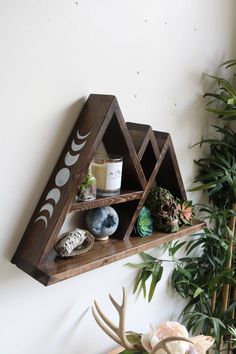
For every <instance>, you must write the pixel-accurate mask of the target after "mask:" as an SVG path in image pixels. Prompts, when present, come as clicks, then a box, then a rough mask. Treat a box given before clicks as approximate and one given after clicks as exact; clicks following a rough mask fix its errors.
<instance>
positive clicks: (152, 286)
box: [148, 264, 163, 302]
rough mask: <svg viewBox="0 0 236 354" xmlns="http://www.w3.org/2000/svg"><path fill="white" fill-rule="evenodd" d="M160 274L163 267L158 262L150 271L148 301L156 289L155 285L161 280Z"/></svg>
mask: <svg viewBox="0 0 236 354" xmlns="http://www.w3.org/2000/svg"><path fill="white" fill-rule="evenodd" d="M162 274H163V267H162V266H161V265H160V264H158V265H157V266H156V269H155V271H154V272H153V273H152V281H151V284H150V288H149V294H148V302H150V301H151V300H152V297H153V294H154V291H155V289H156V285H157V283H158V282H159V281H160V280H161V277H162Z"/></svg>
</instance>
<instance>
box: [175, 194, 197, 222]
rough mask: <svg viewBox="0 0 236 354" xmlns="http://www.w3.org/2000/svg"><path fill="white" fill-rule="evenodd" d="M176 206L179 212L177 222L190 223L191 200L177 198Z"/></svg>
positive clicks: (191, 216) (191, 215) (192, 208)
mask: <svg viewBox="0 0 236 354" xmlns="http://www.w3.org/2000/svg"><path fill="white" fill-rule="evenodd" d="M177 208H178V212H179V224H180V225H191V224H192V219H193V216H194V206H193V203H192V201H190V200H180V199H177Z"/></svg>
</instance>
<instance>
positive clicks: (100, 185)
mask: <svg viewBox="0 0 236 354" xmlns="http://www.w3.org/2000/svg"><path fill="white" fill-rule="evenodd" d="M91 166H92V173H93V175H94V176H95V178H96V182H97V195H98V196H100V197H109V196H112V195H118V194H119V193H120V187H121V177H122V167H123V157H121V156H117V155H108V156H95V158H94V159H93V160H92V163H91Z"/></svg>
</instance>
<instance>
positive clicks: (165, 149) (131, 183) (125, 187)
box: [12, 95, 205, 285]
mask: <svg viewBox="0 0 236 354" xmlns="http://www.w3.org/2000/svg"><path fill="white" fill-rule="evenodd" d="M101 143H102V144H103V146H104V147H105V149H106V150H107V152H108V153H109V154H115V155H121V156H123V161H124V162H123V173H122V186H121V193H120V194H119V195H118V196H112V197H107V198H97V199H96V200H94V201H86V202H77V201H76V195H77V193H78V188H79V186H80V184H81V183H82V180H83V176H84V175H85V173H86V171H87V169H88V166H89V164H90V163H91V161H92V158H93V157H94V156H95V153H96V151H97V149H98V147H99V146H100V144H101ZM154 184H157V185H160V186H162V187H164V188H167V189H168V190H170V192H171V193H172V194H173V195H174V196H175V197H178V198H181V199H186V193H185V189H184V185H183V181H182V178H181V173H180V170H179V167H178V162H177V159H176V155H175V152H174V148H173V144H172V141H171V137H170V135H169V134H168V133H164V132H157V131H153V130H152V128H151V127H150V126H148V125H144V124H136V123H125V121H124V118H123V116H122V113H121V111H120V108H119V105H118V102H117V99H116V98H115V97H114V96H111V95H90V96H89V98H88V100H87V102H86V103H85V105H84V107H83V110H82V112H81V113H80V115H79V117H78V119H77V121H76V123H75V126H74V128H73V129H72V132H71V134H70V136H69V138H68V140H67V142H66V144H65V147H64V149H63V151H62V154H61V156H60V157H59V159H58V162H57V164H56V166H55V168H54V170H53V172H52V174H51V176H50V178H49V181H48V183H47V185H46V187H45V190H44V192H43V194H42V196H41V198H40V200H39V202H38V205H37V206H36V209H35V211H34V213H33V215H32V218H31V219H30V221H29V224H28V226H27V228H26V230H25V233H24V235H23V237H22V239H21V242H20V244H19V246H18V248H17V250H16V252H15V254H14V256H13V258H12V263H14V264H16V265H17V266H18V267H19V268H20V269H22V270H23V271H25V272H26V273H28V274H29V275H30V276H32V277H33V278H35V279H36V280H38V281H39V282H41V283H42V284H44V285H50V284H53V283H56V282H58V281H62V280H65V279H68V278H70V277H73V276H76V275H79V274H81V273H84V272H86V271H89V270H92V269H95V268H98V267H101V266H103V265H106V264H109V263H112V262H115V261H117V260H119V259H122V258H125V257H128V256H131V255H134V254H136V253H139V252H142V251H145V250H147V249H149V248H153V247H156V246H158V245H160V244H162V243H165V242H168V241H170V240H173V239H178V238H180V237H182V236H186V235H188V234H192V233H195V232H196V231H199V230H200V229H202V228H203V227H204V225H205V224H204V223H203V222H201V221H195V222H194V224H193V225H192V226H184V227H182V228H181V230H180V231H179V232H177V233H171V234H166V233H159V232H158V233H154V234H153V235H152V236H150V237H145V238H141V237H137V236H134V235H132V232H133V227H134V225H135V222H136V219H137V217H138V215H139V212H140V210H141V208H142V207H143V205H144V203H145V200H146V198H147V195H148V193H149V191H150V189H151V187H152V186H153V185H154ZM106 205H112V206H113V207H114V209H115V210H116V211H117V213H118V215H119V219H120V222H119V226H118V229H117V231H116V232H115V233H114V235H113V236H112V237H111V238H110V239H109V240H107V241H106V242H104V241H95V244H94V246H93V248H92V249H91V250H90V251H89V252H87V253H86V254H82V255H80V256H78V257H70V258H60V257H58V256H57V255H56V252H55V251H54V245H55V243H56V241H57V239H58V236H59V235H60V230H61V228H62V225H63V223H64V221H65V218H66V216H67V214H69V213H77V212H84V211H86V210H89V209H93V208H97V207H102V206H106ZM78 226H79V225H78Z"/></svg>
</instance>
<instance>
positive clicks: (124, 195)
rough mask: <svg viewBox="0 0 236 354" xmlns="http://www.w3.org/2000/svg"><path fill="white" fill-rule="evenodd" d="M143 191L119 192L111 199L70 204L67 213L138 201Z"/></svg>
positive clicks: (99, 198)
mask: <svg viewBox="0 0 236 354" xmlns="http://www.w3.org/2000/svg"><path fill="white" fill-rule="evenodd" d="M142 195H143V191H130V190H129V191H127V190H126V191H121V193H120V194H119V195H114V196H112V197H106V198H102V197H98V198H97V199H96V200H88V201H84V202H76V203H72V204H71V207H70V210H69V213H72V212H75V211H83V210H89V209H93V208H99V207H103V206H107V205H113V204H120V203H126V202H130V201H132V200H138V199H140V198H141V197H142Z"/></svg>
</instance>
